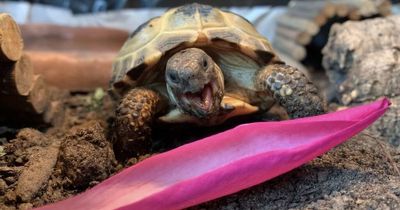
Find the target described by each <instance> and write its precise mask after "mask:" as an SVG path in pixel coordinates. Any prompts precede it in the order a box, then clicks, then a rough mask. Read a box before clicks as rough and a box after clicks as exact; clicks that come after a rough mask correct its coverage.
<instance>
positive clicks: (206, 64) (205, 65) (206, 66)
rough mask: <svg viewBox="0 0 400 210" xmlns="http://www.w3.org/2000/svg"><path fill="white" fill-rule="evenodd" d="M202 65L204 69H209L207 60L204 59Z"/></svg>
mask: <svg viewBox="0 0 400 210" xmlns="http://www.w3.org/2000/svg"><path fill="white" fill-rule="evenodd" d="M201 65H202V66H203V68H204V69H207V68H208V61H207V60H206V59H203V61H202V63H201Z"/></svg>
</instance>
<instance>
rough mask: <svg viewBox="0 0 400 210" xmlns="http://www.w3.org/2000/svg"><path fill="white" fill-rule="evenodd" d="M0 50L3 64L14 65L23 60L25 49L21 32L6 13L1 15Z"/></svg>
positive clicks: (0, 59) (0, 58)
mask: <svg viewBox="0 0 400 210" xmlns="http://www.w3.org/2000/svg"><path fill="white" fill-rule="evenodd" d="M0 48H1V50H0V61H1V62H2V63H9V62H11V63H13V62H16V61H17V60H19V59H20V58H21V55H22V48H23V42H22V38H21V32H20V30H19V28H18V26H17V24H16V23H15V21H14V20H13V19H12V18H11V16H10V15H8V14H5V13H0ZM2 66H3V64H2Z"/></svg>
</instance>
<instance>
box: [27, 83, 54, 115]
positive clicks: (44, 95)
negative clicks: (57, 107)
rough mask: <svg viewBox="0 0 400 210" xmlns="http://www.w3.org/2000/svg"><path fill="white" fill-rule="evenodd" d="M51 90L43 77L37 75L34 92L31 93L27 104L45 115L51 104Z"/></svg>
mask: <svg viewBox="0 0 400 210" xmlns="http://www.w3.org/2000/svg"><path fill="white" fill-rule="evenodd" d="M49 99H50V98H49V89H48V87H47V85H46V83H45V82H44V79H43V77H42V76H41V75H35V79H34V84H33V87H32V90H31V91H30V92H29V95H28V98H27V102H28V103H30V104H32V108H33V109H34V111H35V112H36V113H43V112H44V109H45V108H46V107H47V105H48V104H49V103H50V101H49Z"/></svg>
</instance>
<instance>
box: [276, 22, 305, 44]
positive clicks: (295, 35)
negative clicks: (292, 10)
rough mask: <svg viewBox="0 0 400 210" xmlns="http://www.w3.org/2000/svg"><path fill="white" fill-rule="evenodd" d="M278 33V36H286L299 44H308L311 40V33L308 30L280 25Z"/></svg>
mask: <svg viewBox="0 0 400 210" xmlns="http://www.w3.org/2000/svg"><path fill="white" fill-rule="evenodd" d="M276 34H277V35H278V36H282V37H285V38H287V39H290V40H294V41H295V42H297V43H298V44H301V45H307V44H308V43H310V41H311V35H310V34H307V33H306V32H301V31H297V30H295V29H292V28H287V27H284V26H278V27H277V29H276Z"/></svg>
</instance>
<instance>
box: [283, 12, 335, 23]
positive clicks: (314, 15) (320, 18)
mask: <svg viewBox="0 0 400 210" xmlns="http://www.w3.org/2000/svg"><path fill="white" fill-rule="evenodd" d="M288 14H289V15H291V16H294V17H299V18H302V19H308V20H310V21H312V22H314V23H315V24H317V25H318V26H322V25H324V24H325V23H326V21H327V19H328V17H327V16H325V14H323V13H322V12H321V11H319V10H311V11H310V10H302V9H298V8H289V9H288Z"/></svg>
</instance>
